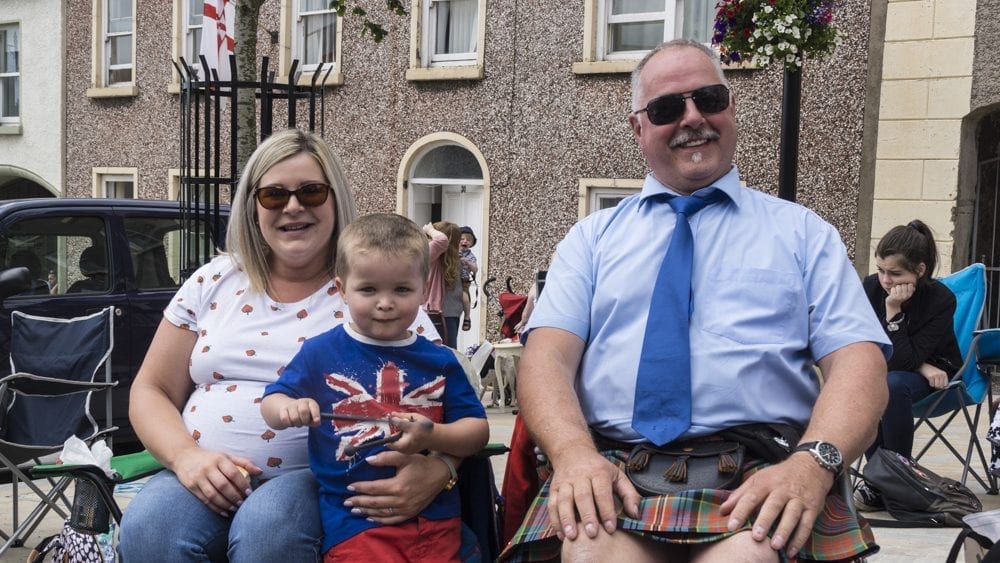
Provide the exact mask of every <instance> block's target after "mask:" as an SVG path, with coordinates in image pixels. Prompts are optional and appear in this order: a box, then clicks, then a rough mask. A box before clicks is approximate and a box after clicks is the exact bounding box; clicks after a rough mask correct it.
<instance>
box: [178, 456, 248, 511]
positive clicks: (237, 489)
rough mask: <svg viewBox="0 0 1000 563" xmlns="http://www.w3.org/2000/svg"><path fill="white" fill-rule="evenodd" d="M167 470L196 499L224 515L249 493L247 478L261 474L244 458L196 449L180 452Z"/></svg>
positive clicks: (240, 502) (234, 508)
mask: <svg viewBox="0 0 1000 563" xmlns="http://www.w3.org/2000/svg"><path fill="white" fill-rule="evenodd" d="M170 469H171V470H173V472H174V474H176V475H177V480H178V481H180V482H181V484H182V485H184V487H185V488H187V490H189V491H191V493H192V494H193V495H194V496H196V497H198V500H200V501H201V502H203V503H205V505H206V506H208V507H209V508H211V509H212V510H214V511H215V512H218V513H219V514H221V515H223V516H229V515H230V514H232V513H233V512H234V511H235V510H236V509H237V507H239V505H240V504H242V503H243V499H245V498H246V497H247V495H249V494H250V492H251V489H250V475H260V474H261V473H263V470H262V469H261V468H259V467H257V466H256V465H254V463H253V462H252V461H250V460H249V459H247V458H244V457H238V456H234V455H227V454H224V453H221V452H214V451H210V450H204V449H201V448H199V447H193V448H187V449H185V450H184V451H183V452H179V453H178V454H177V456H176V458H175V459H174V463H173V466H172V467H171V468H170Z"/></svg>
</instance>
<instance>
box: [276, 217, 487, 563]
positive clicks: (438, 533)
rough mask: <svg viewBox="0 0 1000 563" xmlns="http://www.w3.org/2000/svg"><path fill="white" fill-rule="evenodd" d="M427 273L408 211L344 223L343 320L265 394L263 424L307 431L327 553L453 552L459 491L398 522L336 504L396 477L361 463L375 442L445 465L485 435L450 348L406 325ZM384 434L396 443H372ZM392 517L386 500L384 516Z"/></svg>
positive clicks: (417, 557) (441, 555) (350, 556)
mask: <svg viewBox="0 0 1000 563" xmlns="http://www.w3.org/2000/svg"><path fill="white" fill-rule="evenodd" d="M427 270H428V251H427V237H426V236H424V233H423V232H422V231H421V230H420V228H419V227H417V225H416V224H414V223H413V222H412V221H410V220H409V219H406V218H405V217H402V216H399V215H392V214H379V215H369V216H366V217H362V218H360V219H358V220H356V221H355V222H353V223H351V224H350V225H349V226H348V227H347V228H345V229H344V232H343V233H342V234H341V235H340V240H339V242H338V244H337V266H336V273H337V276H336V278H335V282H336V285H337V289H338V290H339V291H340V292H341V293H342V295H343V299H344V302H345V303H346V304H347V308H348V313H349V316H350V322H349V323H344V324H343V325H341V326H338V327H337V328H334V329H333V330H330V331H328V332H325V333H323V334H321V335H319V336H316V337H315V338H310V339H309V340H306V341H305V342H304V343H303V345H302V349H301V350H300V351H299V353H298V354H296V355H295V358H293V359H292V361H291V363H289V364H288V366H287V367H286V368H285V370H284V372H283V373H282V375H281V377H280V378H279V379H278V381H276V382H275V383H273V384H271V385H269V386H268V387H267V388H266V390H265V393H264V395H265V396H264V400H263V402H262V403H261V412H262V414H263V416H264V420H265V421H266V422H267V424H268V425H269V426H271V428H274V429H275V430H281V429H284V428H288V427H289V426H306V425H308V426H311V427H312V428H311V429H310V431H309V464H310V467H311V468H312V470H313V473H315V474H316V480H317V481H318V482H319V487H320V513H321V516H322V520H323V532H324V536H325V538H324V541H323V550H324V553H325V556H324V561H333V560H337V561H428V562H431V561H434V562H437V561H457V560H458V551H459V546H460V543H461V538H460V535H461V531H460V529H461V521H460V519H459V512H460V507H459V496H458V490H457V489H447V490H445V491H443V492H441V494H439V495H438V496H437V498H436V499H434V501H433V502H432V503H431V504H430V506H428V507H427V508H425V509H424V510H423V512H421V513H420V514H419V515H418V516H417V517H416V518H414V519H412V520H409V521H406V522H403V523H401V524H398V525H395V526H383V525H382V524H380V523H378V522H376V521H374V520H373V519H372V518H371V517H366V516H365V515H364V514H360V513H358V514H355V513H354V511H352V510H351V508H349V507H345V506H344V505H343V499H344V498H346V497H348V496H350V495H351V493H350V492H349V491H348V490H347V487H348V485H350V484H351V483H353V482H355V481H369V480H374V479H383V478H387V477H392V471H393V469H392V468H384V467H374V466H372V465H369V464H368V463H366V462H365V459H366V457H367V456H371V455H374V454H375V453H377V452H378V451H380V450H381V449H382V448H385V447H388V448H390V449H393V450H397V451H400V452H404V453H408V454H413V453H418V452H422V451H425V450H430V451H431V452H432V453H431V454H429V455H432V456H435V457H438V458H439V459H441V460H442V462H443V463H445V464H446V465H448V466H449V469H452V468H453V465H452V463H451V461H450V460H448V459H447V458H445V457H441V455H442V454H447V455H452V456H456V457H465V456H469V455H472V454H474V453H476V452H478V451H479V450H480V449H482V447H483V446H485V445H486V442H487V440H488V439H489V427H488V425H487V422H486V413H485V411H484V409H483V406H482V403H480V402H479V400H478V398H477V396H476V393H475V391H473V390H472V387H471V386H470V385H469V382H468V379H466V377H465V373H464V372H463V370H462V366H461V364H459V363H458V361H457V360H456V358H455V356H454V353H453V352H452V351H451V350H449V349H448V348H445V347H443V346H437V345H435V344H433V343H431V342H430V341H428V340H427V339H425V338H424V337H422V336H418V335H416V334H413V333H412V332H410V331H409V330H408V327H409V326H410V324H411V323H412V322H413V320H414V318H415V317H416V315H417V312H418V310H419V308H420V306H421V304H422V303H424V301H425V300H426V299H427V287H426V280H427ZM320 412H323V413H332V414H333V419H332V420H321V417H320ZM386 438H395V440H394V441H391V442H390V443H388V445H379V446H375V445H374V444H370V443H372V442H376V441H377V442H379V444H382V443H383V442H384V441H385V439H386ZM366 444H370V445H368V446H366ZM357 449H360V453H357V452H356V450H357ZM392 515H393V511H392V508H391V507H386V513H385V514H384V515H381V519H385V518H391V517H392Z"/></svg>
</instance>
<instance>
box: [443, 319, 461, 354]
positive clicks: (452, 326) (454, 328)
mask: <svg viewBox="0 0 1000 563" xmlns="http://www.w3.org/2000/svg"><path fill="white" fill-rule="evenodd" d="M459 318H460V317H445V318H444V326H446V327H448V340H446V341H445V343H444V345H445V346H448V347H449V348H454V347H455V346H457V345H458V320H459Z"/></svg>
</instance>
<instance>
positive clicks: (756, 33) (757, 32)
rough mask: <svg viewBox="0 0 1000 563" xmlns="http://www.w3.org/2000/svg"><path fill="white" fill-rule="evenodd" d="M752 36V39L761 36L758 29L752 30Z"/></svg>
mask: <svg viewBox="0 0 1000 563" xmlns="http://www.w3.org/2000/svg"><path fill="white" fill-rule="evenodd" d="M753 36H754V37H760V36H761V33H760V29H755V30H753Z"/></svg>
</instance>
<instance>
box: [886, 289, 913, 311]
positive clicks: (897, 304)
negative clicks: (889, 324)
mask: <svg viewBox="0 0 1000 563" xmlns="http://www.w3.org/2000/svg"><path fill="white" fill-rule="evenodd" d="M916 290H917V286H915V285H913V284H912V283H901V284H899V285H894V286H892V289H890V290H889V294H888V295H887V296H886V298H885V315H886V317H887V318H886V320H889V319H891V318H892V317H895V316H896V315H897V314H899V312H900V311H902V310H903V303H906V302H907V301H909V299H910V298H911V297H913V293H914V292H915V291H916Z"/></svg>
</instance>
